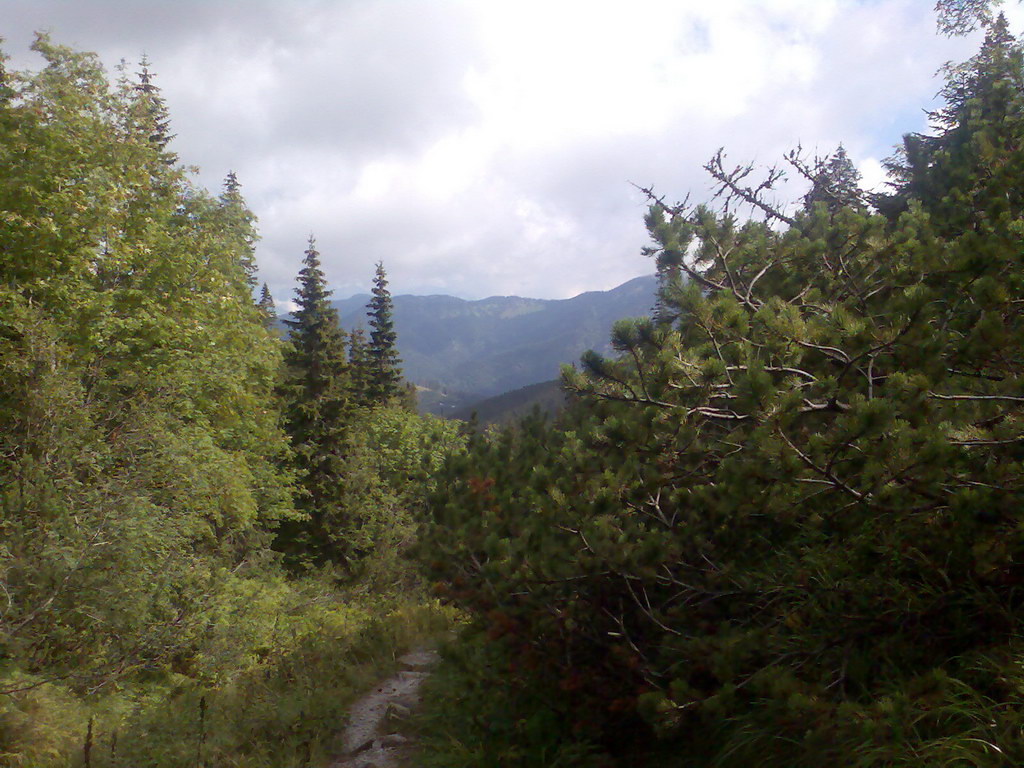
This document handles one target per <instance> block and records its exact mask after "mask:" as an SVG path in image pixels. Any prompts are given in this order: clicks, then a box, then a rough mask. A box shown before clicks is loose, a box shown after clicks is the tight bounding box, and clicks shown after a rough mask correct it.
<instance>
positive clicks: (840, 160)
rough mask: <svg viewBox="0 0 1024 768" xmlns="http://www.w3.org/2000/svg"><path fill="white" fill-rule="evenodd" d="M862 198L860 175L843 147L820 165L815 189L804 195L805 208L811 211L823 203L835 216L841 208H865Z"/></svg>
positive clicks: (815, 178) (816, 175)
mask: <svg viewBox="0 0 1024 768" xmlns="http://www.w3.org/2000/svg"><path fill="white" fill-rule="evenodd" d="M860 198H861V192H860V174H859V173H858V172H857V169H856V168H855V167H854V165H853V163H852V162H851V161H850V158H849V157H848V156H847V154H846V150H845V149H844V148H843V145H842V144H840V145H839V147H838V149H836V151H835V154H833V155H831V156H830V157H828V158H827V159H825V160H824V161H822V162H820V163H818V164H817V172H816V173H815V174H814V178H813V180H812V181H811V188H810V190H808V192H807V194H806V195H804V208H806V209H807V210H808V211H810V210H813V209H814V206H815V205H816V204H818V203H823V204H824V205H825V208H826V210H828V212H829V213H831V214H834V213H835V212H836V211H838V210H840V209H841V208H847V207H863V204H862V203H861V200H860Z"/></svg>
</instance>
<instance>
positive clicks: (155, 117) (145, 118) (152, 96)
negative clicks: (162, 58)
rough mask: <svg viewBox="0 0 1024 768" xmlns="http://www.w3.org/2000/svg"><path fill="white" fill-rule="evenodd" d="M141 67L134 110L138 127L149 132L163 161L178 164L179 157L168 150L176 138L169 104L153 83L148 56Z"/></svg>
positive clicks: (138, 73)
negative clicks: (172, 130) (172, 128)
mask: <svg viewBox="0 0 1024 768" xmlns="http://www.w3.org/2000/svg"><path fill="white" fill-rule="evenodd" d="M139 66H140V67H141V68H142V69H141V71H139V72H137V73H136V76H137V77H138V82H137V83H136V84H135V104H134V110H133V112H134V116H135V120H136V125H138V126H139V127H140V128H141V129H142V130H144V131H146V132H147V138H148V140H149V143H150V144H152V145H153V147H155V148H156V150H157V152H158V153H159V155H160V158H161V160H163V162H164V163H166V164H167V165H173V164H174V163H176V162H177V160H178V156H177V155H176V154H175V153H174V152H171V151H169V150H168V149H167V145H168V144H170V142H171V139H173V138H174V134H172V133H171V128H170V126H171V120H170V114H169V113H168V110H167V104H166V103H165V102H164V97H163V95H162V94H161V93H160V88H159V87H158V86H156V85H155V84H154V83H153V73H152V72H150V71H149V59H148V58H147V57H146V56H143V57H142V60H141V61H140V62H139Z"/></svg>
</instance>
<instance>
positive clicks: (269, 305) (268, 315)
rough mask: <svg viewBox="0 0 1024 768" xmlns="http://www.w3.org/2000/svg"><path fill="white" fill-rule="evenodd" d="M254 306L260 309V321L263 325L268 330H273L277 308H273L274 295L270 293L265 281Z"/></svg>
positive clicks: (275, 323)
mask: <svg viewBox="0 0 1024 768" xmlns="http://www.w3.org/2000/svg"><path fill="white" fill-rule="evenodd" d="M256 307H257V308H258V309H259V311H260V321H261V322H262V323H263V327H264V328H266V329H267V330H268V331H273V330H274V326H275V325H277V310H276V309H275V308H274V297H273V296H271V295H270V288H268V287H267V284H266V283H264V284H263V288H262V290H261V291H260V300H259V301H258V302H257V303H256Z"/></svg>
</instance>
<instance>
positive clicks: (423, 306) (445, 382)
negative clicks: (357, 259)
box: [335, 276, 656, 398]
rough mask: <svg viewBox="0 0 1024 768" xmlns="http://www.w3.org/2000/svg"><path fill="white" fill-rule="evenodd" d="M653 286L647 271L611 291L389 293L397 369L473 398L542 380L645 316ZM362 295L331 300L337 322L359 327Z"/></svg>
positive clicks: (418, 380) (419, 380) (362, 317)
mask: <svg viewBox="0 0 1024 768" xmlns="http://www.w3.org/2000/svg"><path fill="white" fill-rule="evenodd" d="M655 286H656V280H655V278H654V276H648V277H638V278H636V279H634V280H630V281H629V282H627V283H624V284H623V285H620V286H619V287H618V288H613V289H612V290H610V291H591V292H588V293H583V294H580V295H579V296H576V297H574V298H571V299H562V300H554V301H551V300H543V299H524V298H520V297H518V296H492V297H490V298H487V299H480V300H479V301H467V300H465V299H457V298H454V297H452V296H395V297H394V315H393V316H394V320H395V330H396V331H397V333H398V351H399V354H400V355H401V357H402V368H403V370H404V372H405V376H406V378H407V379H409V380H411V381H414V382H416V383H417V384H420V385H423V386H426V387H429V388H430V389H433V390H445V389H447V390H454V391H458V392H462V393H472V394H474V395H477V396H479V397H480V398H484V397H489V396H492V395H497V394H500V393H502V392H507V391H509V390H512V389H517V388H519V387H524V386H527V385H529V384H536V383H538V382H541V381H547V380H550V379H551V378H552V377H554V376H556V375H557V373H558V366H559V365H560V364H561V363H571V362H574V361H575V360H577V359H578V358H579V356H580V355H581V354H582V353H583V352H584V351H586V350H587V349H597V350H599V351H601V350H607V344H608V332H609V329H610V328H611V325H612V323H613V322H615V321H616V320H618V319H619V318H622V317H635V316H640V315H647V314H649V313H650V310H651V306H652V305H653V304H654V291H655ZM368 299H369V296H368V295H364V296H353V297H351V298H349V299H345V300H343V301H338V302H335V306H336V307H337V308H338V315H339V317H340V319H341V324H342V326H343V327H345V328H349V329H351V328H356V327H360V326H363V327H365V324H366V312H365V305H366V301H367V300H368Z"/></svg>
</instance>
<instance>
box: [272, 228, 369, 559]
mask: <svg viewBox="0 0 1024 768" xmlns="http://www.w3.org/2000/svg"><path fill="white" fill-rule="evenodd" d="M303 265H304V266H303V268H302V269H301V270H300V271H299V277H298V281H299V287H298V288H297V289H296V299H295V302H296V304H297V305H298V309H297V310H296V312H295V314H294V319H292V320H285V321H284V322H285V325H286V326H287V327H288V329H289V334H288V337H289V341H290V348H289V349H287V351H286V353H285V384H284V386H283V396H284V400H285V428H286V431H287V432H288V435H289V436H290V437H291V441H292V449H293V451H294V454H295V461H296V469H297V470H298V472H299V474H300V476H301V479H300V483H301V485H302V488H303V495H302V497H301V498H300V499H299V500H298V503H297V506H298V508H299V509H300V510H301V511H302V512H304V513H305V514H306V515H307V520H305V521H303V522H298V523H288V524H286V525H283V526H282V528H281V531H280V535H279V537H278V544H279V546H280V547H281V548H282V549H284V550H285V551H286V552H287V553H288V554H289V555H291V556H292V557H293V559H294V560H295V561H296V562H309V561H313V562H326V561H329V560H337V559H342V560H343V559H344V557H345V546H344V540H343V535H342V533H341V528H342V524H343V520H344V510H343V509H342V505H341V503H340V499H341V488H342V484H343V483H344V475H345V472H344V465H345V450H346V441H347V433H348V425H349V420H350V416H351V397H350V394H349V386H350V385H349V367H348V363H347V361H346V352H345V337H344V332H343V331H342V330H341V328H340V327H339V325H338V313H337V311H336V310H335V309H334V307H332V306H331V304H330V302H329V298H330V295H331V292H330V291H329V290H327V281H326V279H325V277H324V273H323V270H322V269H321V266H320V254H319V253H318V252H317V250H316V242H315V240H314V238H313V237H312V236H310V238H309V247H308V248H307V249H306V254H305V259H304V260H303Z"/></svg>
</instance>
